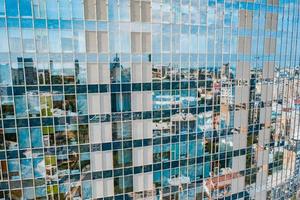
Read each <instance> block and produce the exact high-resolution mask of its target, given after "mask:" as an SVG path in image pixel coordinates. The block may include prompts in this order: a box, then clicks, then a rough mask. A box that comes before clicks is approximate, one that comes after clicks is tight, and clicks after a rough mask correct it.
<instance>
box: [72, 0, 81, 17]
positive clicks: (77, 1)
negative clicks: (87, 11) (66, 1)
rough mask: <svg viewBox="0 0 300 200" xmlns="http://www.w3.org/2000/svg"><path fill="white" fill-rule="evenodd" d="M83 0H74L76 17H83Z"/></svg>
mask: <svg viewBox="0 0 300 200" xmlns="http://www.w3.org/2000/svg"><path fill="white" fill-rule="evenodd" d="M82 1H83V0H72V15H73V18H75V19H82V18H83V10H82V3H83V2H82Z"/></svg>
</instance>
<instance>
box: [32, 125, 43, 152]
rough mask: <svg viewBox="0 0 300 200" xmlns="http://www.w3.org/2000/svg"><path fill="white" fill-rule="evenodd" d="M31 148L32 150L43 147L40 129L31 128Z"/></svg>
mask: <svg viewBox="0 0 300 200" xmlns="http://www.w3.org/2000/svg"><path fill="white" fill-rule="evenodd" d="M30 132H31V146H32V148H37V147H43V141H42V132H41V129H40V128H31V129H30Z"/></svg>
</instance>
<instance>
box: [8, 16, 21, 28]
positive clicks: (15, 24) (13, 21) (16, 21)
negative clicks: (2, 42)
mask: <svg viewBox="0 0 300 200" xmlns="http://www.w3.org/2000/svg"><path fill="white" fill-rule="evenodd" d="M7 26H8V27H19V26H20V23H19V19H16V18H8V19H7Z"/></svg>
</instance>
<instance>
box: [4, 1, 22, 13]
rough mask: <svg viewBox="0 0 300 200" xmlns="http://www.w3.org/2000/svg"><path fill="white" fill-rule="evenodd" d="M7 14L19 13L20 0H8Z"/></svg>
mask: <svg viewBox="0 0 300 200" xmlns="http://www.w3.org/2000/svg"><path fill="white" fill-rule="evenodd" d="M5 3H6V4H5V5H6V15H7V16H12V17H16V16H18V15H19V11H18V0H6V1H5Z"/></svg>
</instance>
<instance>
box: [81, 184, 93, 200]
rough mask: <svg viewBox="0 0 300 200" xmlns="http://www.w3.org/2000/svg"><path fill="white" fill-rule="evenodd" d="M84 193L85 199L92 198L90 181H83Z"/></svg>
mask: <svg viewBox="0 0 300 200" xmlns="http://www.w3.org/2000/svg"><path fill="white" fill-rule="evenodd" d="M82 193H83V198H84V199H90V198H92V185H91V182H89V181H84V182H82Z"/></svg>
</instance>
